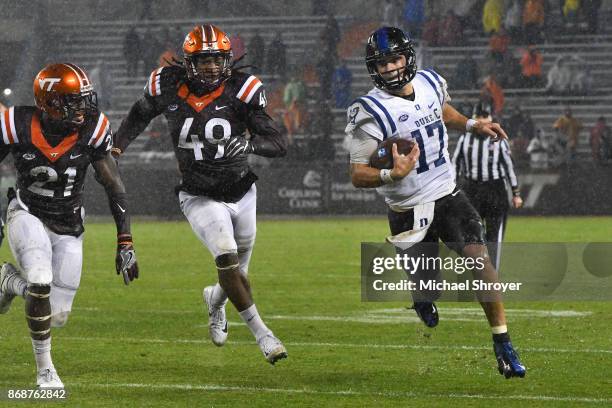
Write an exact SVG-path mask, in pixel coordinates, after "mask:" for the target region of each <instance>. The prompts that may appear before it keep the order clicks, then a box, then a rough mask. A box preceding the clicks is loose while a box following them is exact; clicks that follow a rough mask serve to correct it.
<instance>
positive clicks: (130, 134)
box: [113, 96, 160, 155]
mask: <svg viewBox="0 0 612 408" xmlns="http://www.w3.org/2000/svg"><path fill="white" fill-rule="evenodd" d="M159 113H160V112H158V111H157V109H156V108H155V106H154V105H153V103H152V102H151V101H149V100H148V99H147V98H146V97H144V96H143V97H142V98H140V99H139V100H138V101H136V103H135V104H134V105H132V108H131V109H130V112H129V113H128V116H127V117H126V118H125V119H123V121H122V122H121V126H119V130H118V131H117V133H115V138H114V140H113V153H114V154H116V155H120V154H121V153H123V152H125V149H127V147H128V146H129V145H130V143H132V141H134V139H136V138H137V137H138V135H140V134H141V133H142V132H143V131H144V130H145V129H146V128H147V126H148V125H149V123H151V121H152V120H153V118H155V117H156V116H157V115H159Z"/></svg>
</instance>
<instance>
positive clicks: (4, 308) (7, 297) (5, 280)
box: [0, 263, 19, 314]
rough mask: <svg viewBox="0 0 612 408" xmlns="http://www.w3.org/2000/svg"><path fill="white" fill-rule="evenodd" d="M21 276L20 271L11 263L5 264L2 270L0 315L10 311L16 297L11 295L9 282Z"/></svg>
mask: <svg viewBox="0 0 612 408" xmlns="http://www.w3.org/2000/svg"><path fill="white" fill-rule="evenodd" d="M18 276H19V271H17V269H16V268H15V267H14V266H13V265H11V264H10V263H4V264H3V265H2V269H0V314H4V313H6V312H8V311H9V309H10V307H11V302H12V301H13V299H14V298H15V295H13V294H11V293H9V290H8V288H9V281H11V280H12V279H14V277H18Z"/></svg>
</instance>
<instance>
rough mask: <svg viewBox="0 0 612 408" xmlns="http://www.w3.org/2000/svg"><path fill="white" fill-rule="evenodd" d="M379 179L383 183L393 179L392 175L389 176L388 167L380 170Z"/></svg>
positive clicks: (391, 181) (390, 181)
mask: <svg viewBox="0 0 612 408" xmlns="http://www.w3.org/2000/svg"><path fill="white" fill-rule="evenodd" d="M380 179H381V180H382V182H383V183H384V184H390V183H393V182H394V181H395V180H393V177H391V170H389V169H382V170H381V171H380Z"/></svg>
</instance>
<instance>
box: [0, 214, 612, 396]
mask: <svg viewBox="0 0 612 408" xmlns="http://www.w3.org/2000/svg"><path fill="white" fill-rule="evenodd" d="M611 231H612V218H518V217H515V218H512V219H511V220H510V222H509V225H508V233H507V240H509V241H517V242H525V241H529V242H573V241H575V242H589V241H612V234H611ZM133 232H134V238H135V243H136V249H137V254H138V259H139V261H140V269H141V278H140V279H139V280H138V281H137V282H136V283H134V284H132V285H130V286H129V287H125V286H124V285H123V282H122V280H121V279H120V278H119V277H118V276H117V275H115V272H114V226H113V225H112V224H110V223H94V224H88V225H87V227H86V238H85V249H84V251H85V261H84V268H83V278H82V281H81V288H80V290H79V293H78V295H77V298H76V300H75V304H74V308H73V313H72V315H71V317H70V320H69V322H68V325H67V326H66V327H64V328H62V329H57V330H54V331H53V357H54V363H55V365H56V367H57V369H58V372H59V374H60V375H61V378H62V380H63V381H64V383H65V384H66V386H67V389H68V392H69V396H68V400H67V401H65V402H63V403H57V404H56V405H51V406H60V405H61V406H64V405H66V406H87V407H90V406H108V407H118V406H125V407H140V406H164V407H170V406H180V407H185V406H193V407H196V406H197V407H207V406H214V407H226V406H227V407H241V406H249V407H259V406H261V407H271V406H274V407H276V406H278V407H287V406H312V407H322V406H351V407H352V406H357V407H365V406H377V407H386V406H389V407H406V406H414V407H446V406H462V407H480V406H482V407H484V406H487V407H489V406H494V405H497V406H503V407H526V406H529V407H531V406H544V407H560V406H612V330H611V325H612V303H610V302H578V301H574V302H557V303H550V302H515V303H512V304H507V305H506V307H507V309H508V313H507V314H508V320H509V328H510V333H511V336H512V339H513V342H514V343H515V345H516V346H517V348H518V351H519V353H520V354H521V356H522V359H523V362H524V364H525V365H526V366H527V368H528V372H527V376H526V378H524V379H512V380H505V379H504V378H503V377H502V376H500V375H499V374H498V373H497V368H496V364H495V359H494V356H493V352H492V349H491V339H490V337H491V335H490V331H489V329H488V325H487V324H486V321H485V319H484V316H483V314H482V312H481V310H480V309H479V306H478V305H477V304H475V303H442V304H440V305H439V307H440V319H441V321H440V325H439V326H438V327H437V328H436V329H434V330H431V329H427V328H425V327H424V326H423V325H422V324H421V323H420V322H419V321H417V319H416V318H415V315H414V312H413V311H411V310H405V307H406V306H408V304H409V303H408V302H405V303H364V302H361V300H360V273H359V262H360V255H359V249H360V242H362V241H373V242H374V241H381V240H382V238H383V237H384V236H385V235H386V233H387V226H386V223H385V220H384V219H383V218H379V219H358V218H354V219H320V220H312V221H310V220H297V221H273V220H261V221H260V222H259V223H258V237H257V242H256V246H255V252H254V255H253V259H252V262H251V267H250V279H251V284H252V287H253V293H254V296H255V301H256V304H257V306H258V309H259V311H260V313H261V314H262V316H263V318H264V320H265V321H267V323H268V325H269V326H270V328H271V329H273V330H274V332H275V334H276V335H277V336H278V337H280V338H281V339H282V340H283V341H284V342H285V345H286V346H287V349H288V352H289V358H288V359H287V360H282V361H280V362H279V363H277V365H276V366H274V367H273V366H271V365H269V364H267V363H266V362H265V360H264V358H263V355H262V354H261V352H260V351H259V348H258V347H257V345H256V344H255V342H254V340H253V339H252V337H251V334H250V332H249V331H248V329H247V327H246V326H244V325H243V324H241V323H240V318H239V316H238V314H237V313H236V312H235V311H234V310H233V309H232V308H231V307H230V306H228V311H229V320H230V338H229V341H228V343H227V344H226V345H225V346H224V347H222V348H218V347H215V346H214V345H212V343H210V341H209V339H208V336H207V328H206V322H207V317H206V316H205V314H204V308H203V303H202V298H201V291H202V288H203V287H204V286H205V285H208V284H211V283H212V282H213V281H214V280H215V275H216V273H215V270H214V268H213V262H212V259H211V256H210V255H209V253H208V251H207V250H206V249H205V248H204V247H202V245H201V244H200V242H199V241H198V240H197V239H196V237H195V236H194V235H193V233H192V231H191V229H190V228H189V226H188V225H187V224H186V223H185V222H135V223H134V227H133ZM0 254H1V256H2V258H1V259H5V260H11V259H12V256H11V255H10V251H9V249H8V245H7V243H6V242H5V243H4V245H3V246H2V248H1V250H0ZM0 345H1V346H0V373H1V375H0V390H2V391H3V394H4V395H1V396H0V406H24V407H25V406H28V403H25V402H24V403H19V404H17V403H16V402H14V401H7V400H6V399H5V398H6V397H5V394H6V390H7V389H9V388H11V389H16V388H32V387H33V383H34V380H35V365H34V361H33V357H32V352H31V345H30V341H29V338H28V330H27V326H26V322H25V319H24V315H23V300H21V299H16V300H15V301H14V303H13V307H12V309H11V310H10V312H9V313H8V314H6V315H2V316H0ZM3 398H4V400H3Z"/></svg>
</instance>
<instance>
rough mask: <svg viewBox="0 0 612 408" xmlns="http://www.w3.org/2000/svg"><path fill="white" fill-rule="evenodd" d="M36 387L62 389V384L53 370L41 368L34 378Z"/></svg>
mask: <svg viewBox="0 0 612 408" xmlns="http://www.w3.org/2000/svg"><path fill="white" fill-rule="evenodd" d="M36 385H38V388H43V389H44V388H64V383H63V382H62V380H60V378H59V375H57V371H55V368H53V367H51V368H43V369H42V370H39V371H38V375H37V376H36Z"/></svg>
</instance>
